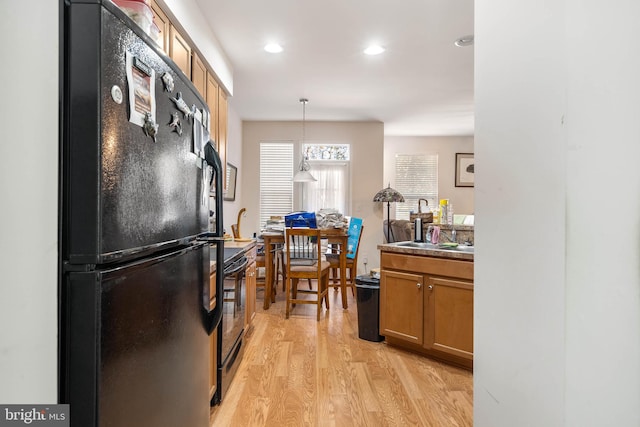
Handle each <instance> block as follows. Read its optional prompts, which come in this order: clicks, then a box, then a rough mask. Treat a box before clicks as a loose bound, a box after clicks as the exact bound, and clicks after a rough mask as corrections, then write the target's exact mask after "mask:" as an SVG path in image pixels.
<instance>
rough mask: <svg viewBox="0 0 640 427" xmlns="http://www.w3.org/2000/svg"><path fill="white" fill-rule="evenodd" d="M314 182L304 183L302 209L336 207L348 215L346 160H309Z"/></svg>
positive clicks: (317, 209) (315, 209) (347, 171)
mask: <svg viewBox="0 0 640 427" xmlns="http://www.w3.org/2000/svg"><path fill="white" fill-rule="evenodd" d="M309 164H310V165H311V171H310V172H311V174H312V175H313V176H314V177H315V178H316V179H317V181H316V182H308V183H304V184H303V185H304V188H303V190H302V193H303V209H304V210H307V211H315V212H317V211H319V210H320V209H336V210H337V211H338V212H340V213H342V214H344V215H349V212H347V200H348V189H349V164H348V163H346V162H309Z"/></svg>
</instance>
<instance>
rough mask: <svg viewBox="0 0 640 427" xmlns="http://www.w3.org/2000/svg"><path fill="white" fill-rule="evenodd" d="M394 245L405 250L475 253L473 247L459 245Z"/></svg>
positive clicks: (418, 243)
mask: <svg viewBox="0 0 640 427" xmlns="http://www.w3.org/2000/svg"><path fill="white" fill-rule="evenodd" d="M393 245H396V246H401V247H405V248H416V249H432V250H438V251H452V252H470V253H473V252H474V247H473V246H467V245H458V246H448V245H434V244H433V243H426V242H411V241H407V242H397V243H393Z"/></svg>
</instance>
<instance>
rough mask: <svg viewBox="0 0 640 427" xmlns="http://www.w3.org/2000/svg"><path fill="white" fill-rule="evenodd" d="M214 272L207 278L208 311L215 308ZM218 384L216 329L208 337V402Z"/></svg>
mask: <svg viewBox="0 0 640 427" xmlns="http://www.w3.org/2000/svg"><path fill="white" fill-rule="evenodd" d="M216 302H217V301H216V272H215V271H214V272H213V273H211V275H210V276H209V309H210V310H213V309H214V308H215V307H216ZM217 384H218V328H216V329H214V331H213V332H212V333H211V335H209V400H211V399H212V398H213V395H214V394H215V393H216V388H217Z"/></svg>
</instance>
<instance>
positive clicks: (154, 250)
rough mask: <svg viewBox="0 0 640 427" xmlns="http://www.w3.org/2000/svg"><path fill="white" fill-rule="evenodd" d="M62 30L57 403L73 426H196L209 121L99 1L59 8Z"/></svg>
mask: <svg viewBox="0 0 640 427" xmlns="http://www.w3.org/2000/svg"><path fill="white" fill-rule="evenodd" d="M61 29H62V30H61V56H60V58H61V81H60V100H61V102H60V105H61V115H60V117H61V127H60V128H61V135H60V141H61V144H60V145H61V146H60V150H61V156H60V170H61V178H60V251H59V253H60V267H59V271H60V278H59V313H60V316H59V331H60V333H59V394H60V397H59V400H60V402H61V403H68V404H70V420H71V426H75V427H89V426H100V427H103V426H115V427H126V426H135V427H144V426H153V427H175V426H190V427H199V426H202V427H205V426H208V425H209V410H210V406H209V360H210V359H209V335H210V334H211V332H212V331H213V329H214V328H216V327H217V326H218V324H219V323H220V318H221V316H222V314H221V310H220V309H218V310H217V311H216V310H213V311H209V308H208V307H209V295H208V293H209V265H210V259H209V244H210V243H211V241H213V242H215V244H216V245H217V248H218V250H217V254H218V255H217V261H218V264H219V265H222V264H223V259H222V257H223V252H224V251H223V246H222V245H223V243H222V234H223V233H222V221H221V219H222V197H221V195H222V193H221V185H222V177H221V176H220V175H221V174H220V171H221V167H220V166H221V165H220V159H219V157H218V156H217V153H215V150H213V149H212V144H211V142H210V141H209V140H208V132H207V130H206V128H207V126H206V125H207V122H208V121H209V120H210V118H209V116H208V114H209V112H208V109H207V107H206V104H205V102H204V100H203V99H202V98H201V96H200V95H199V94H198V93H197V91H196V89H195V88H194V86H193V85H192V84H191V82H190V81H189V80H188V79H187V78H186V76H185V75H184V74H183V73H182V72H181V71H180V70H179V69H178V67H177V66H176V65H175V64H174V63H173V62H172V61H171V60H170V59H169V58H168V57H167V56H166V55H165V54H164V53H162V52H161V51H160V50H159V49H158V47H156V46H155V45H154V44H153V41H152V40H151V39H150V38H149V37H148V36H147V35H146V34H145V33H144V32H143V31H142V30H141V29H140V28H138V27H137V26H136V24H135V23H134V22H133V21H132V20H131V19H129V17H128V16H127V15H125V14H124V13H123V12H122V11H121V10H120V9H118V8H117V6H115V5H114V4H113V3H111V2H110V1H101V0H81V1H76V0H65V1H64V2H63V1H61ZM212 182H213V185H212V184H211V183H212ZM212 189H213V191H214V192H215V193H216V194H217V195H218V197H216V203H215V211H217V212H215V213H216V217H217V219H218V221H217V222H216V225H215V231H211V232H210V231H209V230H208V227H209V215H210V207H209V195H210V191H212ZM211 209H214V207H211ZM220 276H221V275H220ZM222 288H223V287H222V277H219V278H218V283H217V291H218V294H219V295H222Z"/></svg>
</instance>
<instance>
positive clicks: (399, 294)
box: [380, 271, 424, 344]
mask: <svg viewBox="0 0 640 427" xmlns="http://www.w3.org/2000/svg"><path fill="white" fill-rule="evenodd" d="M381 281H382V282H383V283H384V286H381V287H380V300H381V301H383V302H384V303H383V304H381V310H380V324H381V325H382V328H381V329H382V332H381V334H382V335H384V336H387V337H395V338H398V339H401V340H404V341H407V342H410V343H414V344H422V343H423V341H424V339H423V337H424V334H423V329H424V325H423V317H424V315H423V313H424V304H423V299H424V297H423V285H424V276H423V275H421V274H413V273H405V272H398V271H382V272H381Z"/></svg>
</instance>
